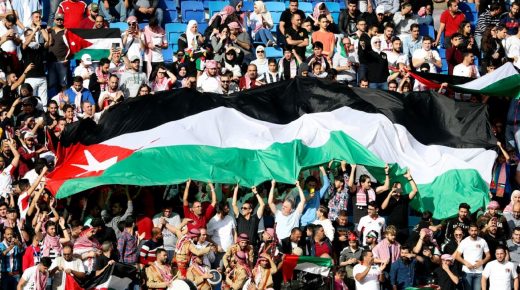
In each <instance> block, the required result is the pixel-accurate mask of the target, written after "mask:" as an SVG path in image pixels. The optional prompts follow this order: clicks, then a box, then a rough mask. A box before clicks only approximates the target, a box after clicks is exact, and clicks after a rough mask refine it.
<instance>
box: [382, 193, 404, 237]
mask: <svg viewBox="0 0 520 290" xmlns="http://www.w3.org/2000/svg"><path fill="white" fill-rule="evenodd" d="M409 203H410V198H408V196H406V195H402V196H401V197H400V198H399V200H397V199H396V198H393V197H391V198H390V201H389V202H388V207H387V208H386V209H385V210H386V211H387V212H388V213H389V215H388V222H387V224H388V225H394V226H395V227H396V228H398V229H404V228H408V204H409Z"/></svg>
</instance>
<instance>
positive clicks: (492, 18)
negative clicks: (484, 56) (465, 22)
mask: <svg viewBox="0 0 520 290" xmlns="http://www.w3.org/2000/svg"><path fill="white" fill-rule="evenodd" d="M501 9H502V8H501V6H500V4H498V3H496V2H494V3H491V5H490V7H489V10H486V12H484V13H482V14H480V15H479V17H478V21H477V26H476V28H475V42H476V43H477V46H478V48H479V49H480V48H481V47H482V35H483V34H484V32H485V30H486V28H487V27H493V26H497V25H498V24H499V23H500V11H501Z"/></svg>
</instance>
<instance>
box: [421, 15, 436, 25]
mask: <svg viewBox="0 0 520 290" xmlns="http://www.w3.org/2000/svg"><path fill="white" fill-rule="evenodd" d="M417 24H419V25H421V24H427V25H433V17H432V16H431V15H426V16H424V17H419V19H417Z"/></svg>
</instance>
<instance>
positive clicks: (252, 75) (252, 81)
mask: <svg viewBox="0 0 520 290" xmlns="http://www.w3.org/2000/svg"><path fill="white" fill-rule="evenodd" d="M257 78H258V71H257V68H256V65H255V64H250V65H248V66H247V72H246V74H245V75H244V76H243V77H241V78H240V80H239V82H238V86H239V87H240V89H241V90H247V89H254V88H256V87H259V86H262V85H264V83H263V82H261V81H259V80H257Z"/></svg>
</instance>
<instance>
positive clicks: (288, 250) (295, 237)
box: [281, 228, 305, 254]
mask: <svg viewBox="0 0 520 290" xmlns="http://www.w3.org/2000/svg"><path fill="white" fill-rule="evenodd" d="M281 244H282V253H284V254H292V253H293V250H294V249H295V248H300V249H304V248H305V240H302V230H300V228H293V229H292V230H291V235H290V236H288V237H287V238H285V239H282V242H281Z"/></svg>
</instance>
